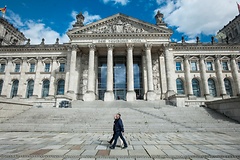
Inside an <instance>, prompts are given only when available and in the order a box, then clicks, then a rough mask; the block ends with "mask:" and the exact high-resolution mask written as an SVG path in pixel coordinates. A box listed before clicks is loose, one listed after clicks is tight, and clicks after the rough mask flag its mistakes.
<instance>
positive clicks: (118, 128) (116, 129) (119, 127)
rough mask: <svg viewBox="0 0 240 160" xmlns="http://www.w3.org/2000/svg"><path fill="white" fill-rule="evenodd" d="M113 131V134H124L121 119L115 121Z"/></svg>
mask: <svg viewBox="0 0 240 160" xmlns="http://www.w3.org/2000/svg"><path fill="white" fill-rule="evenodd" d="M113 130H114V132H124V128H123V122H122V120H121V118H119V119H115V121H114V126H113Z"/></svg>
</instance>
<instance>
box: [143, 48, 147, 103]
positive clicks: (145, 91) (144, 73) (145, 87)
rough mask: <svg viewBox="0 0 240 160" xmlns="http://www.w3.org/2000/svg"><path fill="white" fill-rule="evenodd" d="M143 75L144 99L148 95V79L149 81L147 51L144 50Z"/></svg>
mask: <svg viewBox="0 0 240 160" xmlns="http://www.w3.org/2000/svg"><path fill="white" fill-rule="evenodd" d="M142 74H143V75H142V77H143V95H142V96H143V97H144V100H146V95H147V91H148V83H147V82H148V81H147V65H146V55H145V52H144V51H143V53H142Z"/></svg>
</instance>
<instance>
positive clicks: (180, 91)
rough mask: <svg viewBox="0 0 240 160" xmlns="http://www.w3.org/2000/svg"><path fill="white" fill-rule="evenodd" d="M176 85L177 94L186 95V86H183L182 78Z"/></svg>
mask: <svg viewBox="0 0 240 160" xmlns="http://www.w3.org/2000/svg"><path fill="white" fill-rule="evenodd" d="M176 85H177V94H185V92H184V84H183V81H182V80H181V79H180V78H178V79H177V80H176Z"/></svg>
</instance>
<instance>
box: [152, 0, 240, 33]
mask: <svg viewBox="0 0 240 160" xmlns="http://www.w3.org/2000/svg"><path fill="white" fill-rule="evenodd" d="M156 2H157V3H158V4H161V7H160V8H159V9H156V10H155V13H156V12H157V10H160V11H161V12H162V13H163V14H164V18H165V22H166V23H167V24H168V25H170V26H175V27H176V28H177V31H178V32H181V33H184V34H185V35H187V36H189V37H190V38H192V37H195V36H196V35H199V34H205V35H214V34H216V32H217V31H218V30H219V29H221V28H222V27H223V26H224V25H226V24H227V23H228V22H229V21H230V20H232V19H233V18H234V17H235V16H236V15H237V14H238V11H237V5H236V2H235V1H233V0H174V1H173V0H167V2H163V0H156ZM162 3H164V4H162Z"/></svg>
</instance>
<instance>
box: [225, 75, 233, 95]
mask: <svg viewBox="0 0 240 160" xmlns="http://www.w3.org/2000/svg"><path fill="white" fill-rule="evenodd" d="M224 85H225V89H226V93H227V95H230V96H233V92H232V85H231V82H230V80H229V79H227V78H225V79H224Z"/></svg>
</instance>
